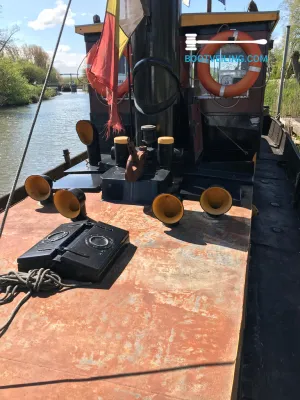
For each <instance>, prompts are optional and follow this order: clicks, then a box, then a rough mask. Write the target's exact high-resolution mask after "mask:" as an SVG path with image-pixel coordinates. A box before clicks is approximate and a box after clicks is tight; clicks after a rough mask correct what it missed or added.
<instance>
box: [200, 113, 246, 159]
mask: <svg viewBox="0 0 300 400" xmlns="http://www.w3.org/2000/svg"><path fill="white" fill-rule="evenodd" d="M201 114H202V115H203V116H204V117H205V118H206V119H208V115H206V114H205V113H204V112H202V111H201ZM210 117H211V118H214V116H213V115H210ZM215 128H217V129H218V130H219V131H220V132H221V133H222V134H223V135H224V136H226V137H227V139H228V140H230V141H231V142H232V143H233V144H234V145H235V146H236V147H237V148H238V149H239V150H241V151H242V152H243V153H244V154H245V155H248V151H246V150H245V149H243V148H242V147H241V146H240V145H239V144H238V143H236V142H235V141H234V140H233V139H232V138H231V137H230V136H229V135H228V134H227V133H226V132H224V131H223V129H221V128H220V127H219V125H217V124H216V125H215Z"/></svg>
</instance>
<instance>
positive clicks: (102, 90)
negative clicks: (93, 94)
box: [86, 43, 132, 98]
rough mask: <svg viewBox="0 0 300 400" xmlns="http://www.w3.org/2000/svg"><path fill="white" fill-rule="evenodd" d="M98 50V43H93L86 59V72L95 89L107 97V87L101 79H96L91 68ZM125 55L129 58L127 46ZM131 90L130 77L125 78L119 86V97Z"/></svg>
mask: <svg viewBox="0 0 300 400" xmlns="http://www.w3.org/2000/svg"><path fill="white" fill-rule="evenodd" d="M97 50H98V43H95V44H94V45H93V47H92V48H91V50H90V51H89V53H88V56H87V60H86V64H87V67H86V74H87V78H88V81H89V82H90V84H91V86H92V88H93V89H95V90H96V91H97V93H99V94H101V96H102V97H104V98H105V97H106V88H105V87H104V86H103V85H101V84H100V83H99V81H97V80H96V79H95V76H94V74H93V73H92V72H91V68H92V64H93V61H94V59H95V57H96V54H97ZM123 55H124V57H125V58H126V59H127V60H128V50H127V47H126V48H125V50H124V52H123ZM130 81H131V82H132V77H131V79H130ZM128 92H129V79H128V77H127V78H126V79H125V81H124V82H122V83H121V84H120V85H119V86H118V98H122V97H124V96H125V94H126V93H128Z"/></svg>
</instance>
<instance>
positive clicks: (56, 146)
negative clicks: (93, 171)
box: [0, 91, 90, 197]
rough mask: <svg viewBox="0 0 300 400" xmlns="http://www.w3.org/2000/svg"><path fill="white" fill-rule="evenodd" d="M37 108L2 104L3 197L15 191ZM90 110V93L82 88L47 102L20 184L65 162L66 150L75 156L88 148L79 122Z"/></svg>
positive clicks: (0, 158)
mask: <svg viewBox="0 0 300 400" xmlns="http://www.w3.org/2000/svg"><path fill="white" fill-rule="evenodd" d="M36 107H37V105H36V104H31V105H28V106H22V107H12V108H1V107H0V197H1V196H3V195H5V194H7V193H9V192H10V190H11V187H12V184H13V180H14V177H15V174H16V172H17V168H18V165H19V162H20V160H21V156H22V153H23V150H24V147H25V143H26V139H27V137H28V134H29V130H30V126H31V123H32V120H33V116H34V113H35V111H36ZM89 112H90V110H89V96H88V94H87V93H85V92H81V91H78V92H77V93H63V94H62V95H60V96H56V97H54V98H53V99H51V100H45V101H43V103H42V106H41V109H40V113H39V116H38V119H37V122H36V125H35V128H34V131H33V135H32V139H31V142H30V145H29V149H28V152H27V156H26V159H25V162H24V167H23V169H22V172H21V176H20V179H19V182H18V185H17V187H19V186H22V185H23V184H24V181H25V179H26V177H27V176H28V175H30V174H36V173H43V172H46V171H47V170H49V169H51V168H53V167H56V166H57V165H59V164H61V163H63V162H64V158H63V149H69V150H70V153H71V157H74V156H75V155H77V154H79V153H81V152H82V151H84V150H85V149H86V147H85V146H84V145H83V144H82V143H81V142H80V140H79V139H78V136H77V133H76V130H75V125H76V122H77V121H78V120H80V119H89Z"/></svg>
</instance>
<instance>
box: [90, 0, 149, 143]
mask: <svg viewBox="0 0 300 400" xmlns="http://www.w3.org/2000/svg"><path fill="white" fill-rule="evenodd" d="M143 16H144V10H143V6H142V3H141V0H108V1H107V5H106V15H105V20H104V25H103V31H102V35H101V39H100V42H99V43H96V45H94V46H93V47H92V49H91V51H90V53H89V55H88V59H87V77H88V80H89V82H90V84H91V86H92V87H93V88H94V89H96V90H97V88H98V90H99V88H102V89H103V88H106V93H107V96H106V99H107V103H108V105H109V107H110V118H109V121H108V123H107V128H108V130H107V136H109V134H110V130H111V129H112V130H113V131H114V132H120V131H121V130H123V127H122V122H121V119H120V116H119V113H118V106H117V101H118V94H117V93H118V67H119V59H120V57H121V56H122V54H123V51H124V49H125V47H126V45H127V43H128V40H129V38H130V36H131V35H132V33H133V32H134V30H135V29H136V27H137V26H138V24H139V23H140V22H141V20H142V18H143Z"/></svg>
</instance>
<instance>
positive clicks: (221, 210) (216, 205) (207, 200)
mask: <svg viewBox="0 0 300 400" xmlns="http://www.w3.org/2000/svg"><path fill="white" fill-rule="evenodd" d="M200 205H201V207H202V209H203V210H204V211H205V212H206V213H207V214H209V215H212V216H220V215H223V214H226V213H227V212H228V211H229V210H230V209H231V207H232V196H231V194H230V193H229V192H228V191H227V190H226V189H224V188H222V187H220V186H212V187H210V188H208V189H206V190H205V191H204V192H203V193H202V195H201V197H200Z"/></svg>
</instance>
